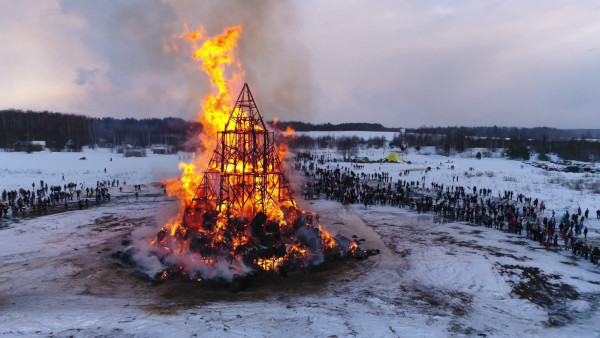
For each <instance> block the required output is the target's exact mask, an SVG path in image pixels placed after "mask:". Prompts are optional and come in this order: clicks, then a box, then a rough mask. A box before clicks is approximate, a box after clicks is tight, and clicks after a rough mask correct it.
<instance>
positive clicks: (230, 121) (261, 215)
mask: <svg viewBox="0 0 600 338" xmlns="http://www.w3.org/2000/svg"><path fill="white" fill-rule="evenodd" d="M240 32H241V27H238V28H236V27H234V28H230V29H228V30H226V32H225V33H224V34H223V35H222V36H218V37H216V38H214V39H212V40H207V41H206V42H205V43H204V44H203V45H202V47H201V48H200V49H199V50H197V51H196V52H195V53H194V55H195V56H197V55H200V56H201V58H202V61H203V65H202V67H201V69H202V70H204V71H205V72H207V73H208V74H209V75H210V78H211V81H212V83H213V84H214V87H215V88H216V89H218V90H219V92H218V93H217V94H216V95H214V96H211V95H209V96H207V98H206V99H205V103H204V116H203V117H202V118H201V122H202V123H203V124H205V130H204V134H203V135H201V136H200V138H201V139H202V141H203V144H204V146H205V147H207V148H208V147H210V146H212V148H209V149H214V152H213V153H212V157H210V160H209V161H208V164H207V165H205V168H206V169H205V171H204V172H202V173H198V172H196V170H197V169H196V168H198V166H199V165H202V164H205V163H206V162H203V159H202V158H201V159H199V160H197V161H196V163H194V164H187V165H186V164H182V166H183V168H184V169H185V170H184V173H183V175H182V177H181V179H180V181H172V182H169V184H168V187H169V189H173V188H175V189H174V190H176V191H179V192H181V193H180V194H179V198H180V199H181V200H182V211H183V212H182V214H181V215H179V216H178V217H177V218H176V219H174V220H172V221H171V222H169V223H168V224H167V225H165V226H164V227H163V228H162V229H161V230H160V231H159V232H158V234H157V235H156V237H155V238H154V239H153V241H152V242H151V243H150V246H149V247H148V248H146V249H145V250H144V253H143V254H141V253H139V252H138V253H134V254H133V259H134V260H136V262H137V263H138V265H141V266H142V267H143V268H144V270H146V272H147V273H148V274H150V275H151V273H150V272H149V271H152V268H150V267H149V266H153V267H158V266H160V267H161V269H160V270H159V271H158V272H155V274H154V275H151V277H153V278H154V279H166V278H170V277H174V276H185V277H189V278H190V279H194V280H198V281H201V280H205V279H223V280H226V281H232V280H233V279H234V278H236V277H242V276H248V275H251V274H254V273H257V272H260V271H270V272H275V273H278V274H281V275H286V274H287V272H289V271H293V270H298V269H302V268H306V267H309V266H315V265H319V264H321V263H322V262H324V261H325V260H326V259H333V258H336V259H339V258H343V257H354V258H366V257H367V251H363V250H361V249H360V248H359V247H358V245H357V243H356V242H355V241H354V240H352V239H349V238H346V237H344V236H342V235H340V234H338V235H335V236H331V235H330V234H329V233H327V231H325V230H324V229H323V228H322V227H321V226H320V225H319V223H318V216H317V215H316V214H314V213H311V212H306V211H302V210H300V209H299V208H298V206H297V205H296V203H295V201H294V199H293V196H292V193H291V191H290V188H289V184H288V181H287V178H286V176H285V175H284V171H283V167H282V164H281V163H282V161H283V158H284V156H285V153H286V150H287V149H286V147H285V145H281V146H278V145H277V144H276V143H275V134H274V132H271V131H269V130H268V129H267V128H266V126H265V123H264V122H263V119H262V117H261V115H260V113H259V111H258V107H257V106H256V103H255V101H254V98H253V96H252V93H251V92H250V88H249V87H248V85H247V84H244V85H243V88H242V91H241V93H240V94H239V96H238V98H237V101H236V103H235V105H233V106H232V105H231V104H230V103H229V102H230V101H228V100H227V99H226V98H227V97H228V96H230V95H228V94H229V93H230V89H229V87H228V86H227V83H228V82H227V81H226V80H225V78H224V77H223V76H224V75H223V73H224V72H223V67H224V65H225V64H231V63H232V62H233V58H232V57H233V54H232V52H231V50H232V48H234V47H235V45H236V43H235V42H236V41H237V38H238V37H239V33H240ZM197 34H201V33H193V34H192V33H190V34H188V36H189V38H190V39H191V40H192V41H196V40H197V39H198V35H197ZM211 48H212V49H211ZM205 49H209V50H208V51H207V50H205ZM236 64H237V65H238V66H239V63H236ZM234 77H235V76H234ZM215 101H218V102H220V103H219V104H215ZM225 109H229V111H230V113H228V114H227V115H228V118H224V117H223V116H227V115H224V110H225ZM217 128H218V129H217ZM215 130H217V131H216V133H213V135H210V133H211V131H215ZM219 130H220V131H219ZM207 134H208V135H207ZM211 136H212V137H211ZM194 188H195V191H194ZM142 256H143V257H142ZM136 257H137V259H136ZM148 257H154V260H153V261H152V263H151V264H148ZM154 271H156V269H155V270H154Z"/></svg>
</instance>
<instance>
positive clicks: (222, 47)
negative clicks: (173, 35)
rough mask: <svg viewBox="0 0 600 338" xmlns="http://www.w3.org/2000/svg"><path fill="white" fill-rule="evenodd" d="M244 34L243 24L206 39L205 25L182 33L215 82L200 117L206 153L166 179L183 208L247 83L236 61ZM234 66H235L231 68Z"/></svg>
mask: <svg viewBox="0 0 600 338" xmlns="http://www.w3.org/2000/svg"><path fill="white" fill-rule="evenodd" d="M241 34H242V25H237V26H233V27H229V28H226V29H225V30H224V31H223V33H221V34H220V35H217V36H214V37H212V38H208V39H205V40H203V38H204V35H205V32H204V28H203V27H199V28H198V29H197V30H196V31H193V32H187V33H184V34H182V35H181V36H180V37H182V38H185V39H187V40H189V41H191V45H192V48H193V53H192V57H193V59H194V60H196V61H197V62H198V63H199V66H198V68H199V69H200V70H202V71H203V72H204V73H206V74H207V75H208V78H209V80H210V84H211V92H210V93H208V94H206V96H205V97H204V100H203V102H202V110H201V111H200V112H198V119H197V121H198V122H200V123H201V124H202V126H203V130H202V133H200V134H199V135H198V138H199V139H200V142H201V144H202V147H203V150H204V152H203V153H202V154H200V155H199V156H197V157H196V158H195V159H194V161H193V162H192V163H183V162H182V163H179V169H180V170H181V171H182V174H181V177H177V178H174V179H171V180H167V181H166V183H167V188H168V192H169V194H170V195H176V196H177V197H178V198H179V200H180V201H181V202H182V207H185V206H186V204H187V203H189V201H190V200H191V199H192V198H193V197H194V194H195V193H196V188H197V187H198V185H199V184H200V181H201V180H202V175H203V170H204V169H206V166H207V165H208V162H209V161H210V156H211V153H212V150H213V149H214V148H215V146H216V142H217V132H218V131H219V130H221V129H222V128H223V126H224V125H225V124H226V123H227V119H228V118H229V115H230V113H231V110H232V109H233V102H234V97H233V96H232V93H233V91H232V88H235V87H241V84H242V83H243V78H244V75H245V73H244V71H243V70H242V66H241V63H240V62H239V61H238V60H236V50H237V43H238V40H239V38H240V36H241ZM232 65H233V66H234V67H233V69H228V68H230V66H232ZM228 71H229V72H230V73H231V75H230V77H227V72H228Z"/></svg>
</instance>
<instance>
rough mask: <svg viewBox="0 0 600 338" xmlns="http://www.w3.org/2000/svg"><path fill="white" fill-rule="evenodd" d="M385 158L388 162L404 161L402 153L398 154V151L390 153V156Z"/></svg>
mask: <svg viewBox="0 0 600 338" xmlns="http://www.w3.org/2000/svg"><path fill="white" fill-rule="evenodd" d="M385 160H386V161H387V162H396V163H400V162H404V160H403V159H402V157H400V155H398V154H397V153H391V154H389V155H388V157H386V158H385Z"/></svg>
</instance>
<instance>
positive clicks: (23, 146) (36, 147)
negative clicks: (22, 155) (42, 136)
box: [13, 141, 46, 153]
mask: <svg viewBox="0 0 600 338" xmlns="http://www.w3.org/2000/svg"><path fill="white" fill-rule="evenodd" d="M13 147H14V149H15V151H26V152H28V153H31V152H34V151H44V150H46V141H17V142H15V144H14V145H13Z"/></svg>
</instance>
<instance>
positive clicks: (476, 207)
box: [296, 158, 600, 264]
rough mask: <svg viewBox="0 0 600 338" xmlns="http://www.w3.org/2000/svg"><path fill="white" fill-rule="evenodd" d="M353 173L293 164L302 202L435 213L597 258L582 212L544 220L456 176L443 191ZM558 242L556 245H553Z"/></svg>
mask: <svg viewBox="0 0 600 338" xmlns="http://www.w3.org/2000/svg"><path fill="white" fill-rule="evenodd" d="M354 168H355V167H351V166H350V167H345V166H340V164H336V163H323V165H322V166H319V165H316V164H314V163H310V162H309V161H307V160H306V159H302V158H300V159H297V161H296V169H299V170H301V171H303V172H304V173H305V174H306V176H308V177H309V180H308V182H307V183H305V184H304V187H303V195H304V197H305V198H307V199H316V198H326V199H330V200H336V201H338V202H340V203H342V204H362V205H364V206H365V207H368V206H371V205H389V206H392V207H401V208H402V207H405V208H408V209H409V210H411V211H415V212H418V213H428V212H429V213H435V214H437V215H440V216H442V217H444V218H446V219H452V220H457V221H466V222H471V223H474V224H480V225H484V226H486V227H489V228H491V227H495V228H497V229H500V230H504V231H508V232H511V233H516V234H522V233H523V231H525V232H526V236H527V237H528V238H530V239H532V240H535V241H537V242H539V243H540V245H542V246H545V247H546V248H548V249H550V248H551V247H553V248H556V249H562V248H564V249H565V250H571V251H572V252H573V254H576V255H580V256H582V257H585V258H586V259H589V260H590V261H592V262H594V263H595V264H597V263H598V259H599V258H600V250H599V249H598V247H597V246H595V247H593V246H592V245H591V244H587V243H586V239H587V233H588V228H587V227H586V224H587V223H588V221H587V220H588V217H589V210H588V209H586V210H585V211H584V212H582V210H581V208H579V209H578V210H577V211H576V212H574V213H573V214H570V213H569V212H568V211H566V212H565V213H564V214H563V215H561V216H558V215H556V213H555V212H554V211H552V212H551V215H550V212H545V211H547V210H546V204H545V203H544V201H540V200H538V199H537V198H532V197H528V196H525V195H523V194H520V193H516V192H514V191H499V192H498V193H497V197H496V196H495V195H493V192H492V189H489V188H479V189H478V188H477V187H475V186H473V187H465V186H463V185H459V184H458V175H454V176H453V180H452V182H453V183H452V185H450V186H448V185H445V184H440V183H435V182H431V183H430V184H426V183H425V176H423V177H419V178H418V179H416V180H409V179H407V176H409V174H410V171H408V170H406V171H404V172H401V174H402V176H400V177H399V178H398V179H397V180H396V181H395V182H393V181H392V179H391V177H390V175H389V173H387V172H371V173H364V172H360V173H358V172H355V171H354ZM429 170H430V169H429V168H428V170H427V171H429ZM427 171H425V174H426V173H427ZM461 183H462V182H461ZM596 217H597V218H598V219H600V209H599V210H597V211H596ZM582 234H583V238H581V235H582ZM559 239H560V241H561V242H562V243H563V244H562V245H559Z"/></svg>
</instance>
